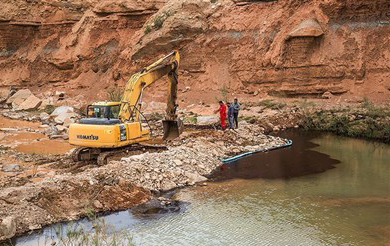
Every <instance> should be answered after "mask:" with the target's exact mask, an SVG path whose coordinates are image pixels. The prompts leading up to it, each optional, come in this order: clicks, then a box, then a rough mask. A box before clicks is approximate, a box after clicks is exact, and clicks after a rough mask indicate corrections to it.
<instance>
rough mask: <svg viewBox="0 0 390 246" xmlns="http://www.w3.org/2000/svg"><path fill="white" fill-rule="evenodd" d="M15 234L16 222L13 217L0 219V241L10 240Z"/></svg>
mask: <svg viewBox="0 0 390 246" xmlns="http://www.w3.org/2000/svg"><path fill="white" fill-rule="evenodd" d="M15 234H16V222H15V219H14V218H13V217H10V216H9V217H5V218H0V241H2V240H6V239H8V238H12V237H13V236H15Z"/></svg>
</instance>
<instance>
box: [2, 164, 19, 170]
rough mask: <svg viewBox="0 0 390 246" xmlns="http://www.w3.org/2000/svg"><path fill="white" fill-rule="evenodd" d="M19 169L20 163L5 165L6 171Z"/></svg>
mask: <svg viewBox="0 0 390 246" xmlns="http://www.w3.org/2000/svg"><path fill="white" fill-rule="evenodd" d="M19 170H20V166H19V165H18V164H9V165H3V171H4V172H17V171H19Z"/></svg>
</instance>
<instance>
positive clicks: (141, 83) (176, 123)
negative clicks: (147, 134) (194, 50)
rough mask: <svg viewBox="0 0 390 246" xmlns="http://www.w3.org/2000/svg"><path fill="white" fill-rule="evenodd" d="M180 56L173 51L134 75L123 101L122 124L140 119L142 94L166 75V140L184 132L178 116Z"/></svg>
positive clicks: (120, 113)
mask: <svg viewBox="0 0 390 246" xmlns="http://www.w3.org/2000/svg"><path fill="white" fill-rule="evenodd" d="M179 63H180V55H179V52H178V51H173V52H171V53H170V54H168V55H167V56H165V57H163V58H161V59H159V60H158V61H156V62H154V63H153V64H151V65H150V66H148V67H146V68H144V69H142V70H141V71H140V72H138V73H136V74H134V75H133V76H132V77H131V78H130V79H129V81H128V82H127V85H126V88H125V92H124V94H123V97H122V100H121V108H120V111H119V118H120V120H121V121H122V122H125V121H129V120H133V121H136V122H138V121H139V120H140V119H139V117H140V112H141V104H142V94H143V91H144V89H145V88H147V87H148V86H150V85H151V84H153V83H154V82H155V81H157V80H159V79H160V78H162V77H163V76H165V75H168V79H169V84H168V97H167V109H166V117H165V120H164V121H163V127H164V139H172V138H175V137H178V136H179V135H180V134H181V132H182V125H183V124H182V122H181V120H180V119H178V118H177V115H176V108H177V104H176V100H177V85H178V72H177V71H178V67H179Z"/></svg>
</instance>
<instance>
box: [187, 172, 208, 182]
mask: <svg viewBox="0 0 390 246" xmlns="http://www.w3.org/2000/svg"><path fill="white" fill-rule="evenodd" d="M184 175H185V176H186V177H187V178H188V183H189V184H195V183H198V182H204V181H206V180H207V178H206V177H204V176H202V175H200V174H199V173H197V172H188V171H186V172H185V173H184Z"/></svg>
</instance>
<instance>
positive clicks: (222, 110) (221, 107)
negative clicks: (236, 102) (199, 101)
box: [215, 101, 226, 130]
mask: <svg viewBox="0 0 390 246" xmlns="http://www.w3.org/2000/svg"><path fill="white" fill-rule="evenodd" d="M218 111H219V119H220V120H221V127H222V130H225V129H226V105H225V104H224V103H223V102H222V101H219V109H218V110H217V111H215V112H218Z"/></svg>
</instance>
